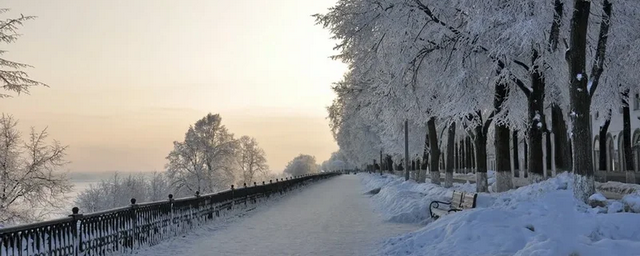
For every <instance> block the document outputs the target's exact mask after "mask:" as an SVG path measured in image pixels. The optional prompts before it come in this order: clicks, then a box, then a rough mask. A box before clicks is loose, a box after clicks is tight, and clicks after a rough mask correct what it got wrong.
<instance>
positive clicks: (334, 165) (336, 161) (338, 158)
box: [320, 151, 355, 171]
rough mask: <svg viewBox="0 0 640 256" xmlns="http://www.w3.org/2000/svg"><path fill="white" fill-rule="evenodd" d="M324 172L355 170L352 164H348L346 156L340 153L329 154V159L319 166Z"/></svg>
mask: <svg viewBox="0 0 640 256" xmlns="http://www.w3.org/2000/svg"><path fill="white" fill-rule="evenodd" d="M320 166H321V168H322V170H324V171H339V170H352V169H355V166H354V165H353V164H350V163H349V161H348V160H347V158H346V156H345V155H344V154H343V153H342V151H337V152H333V153H331V157H330V158H329V159H328V160H326V161H324V162H322V165H320Z"/></svg>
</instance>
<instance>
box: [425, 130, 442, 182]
mask: <svg viewBox="0 0 640 256" xmlns="http://www.w3.org/2000/svg"><path fill="white" fill-rule="evenodd" d="M427 129H428V130H429V146H430V147H429V149H430V152H431V154H430V159H431V162H430V163H429V164H430V169H431V170H430V171H431V183H433V184H436V185H440V149H439V148H438V132H437V131H436V119H435V117H432V118H430V119H429V122H427ZM421 179H422V180H421V182H425V180H426V175H423V176H422V177H421Z"/></svg>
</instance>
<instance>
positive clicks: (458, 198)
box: [451, 191, 464, 209]
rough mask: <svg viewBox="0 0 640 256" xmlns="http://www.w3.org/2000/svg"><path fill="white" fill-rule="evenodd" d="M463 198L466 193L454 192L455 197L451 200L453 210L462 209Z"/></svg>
mask: <svg viewBox="0 0 640 256" xmlns="http://www.w3.org/2000/svg"><path fill="white" fill-rule="evenodd" d="M463 197H464V192H461V191H453V197H452V198H451V208H455V209H460V207H461V205H462V199H463Z"/></svg>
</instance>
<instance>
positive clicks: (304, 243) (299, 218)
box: [138, 175, 418, 256]
mask: <svg viewBox="0 0 640 256" xmlns="http://www.w3.org/2000/svg"><path fill="white" fill-rule="evenodd" d="M363 193H364V191H363V188H362V186H361V185H360V180H359V178H358V177H356V176H355V175H342V176H338V177H335V178H331V179H329V180H326V181H321V182H319V183H317V184H312V185H309V186H308V187H306V188H303V189H302V190H300V191H297V192H293V194H291V195H288V196H286V197H284V198H282V199H280V200H278V201H276V202H274V203H272V204H269V205H268V206H264V207H259V208H258V209H257V210H256V211H252V212H251V213H250V214H249V215H246V216H245V217H243V218H239V219H236V220H235V221H232V222H230V223H226V224H222V225H217V226H216V225H215V224H214V225H213V226H210V227H204V228H201V229H200V230H197V231H195V232H192V233H190V234H187V235H186V236H184V237H180V238H174V239H171V240H169V241H166V242H163V243H161V244H159V245H156V246H154V247H151V248H148V249H145V250H143V251H141V252H139V253H138V255H149V256H151V255H154V256H162V255H171V256H178V255H194V256H199V255H345V256H347V255H374V254H375V251H376V248H378V244H379V243H380V242H382V240H384V239H385V238H388V237H391V236H394V235H397V234H401V233H406V232H409V231H413V230H415V229H417V228H418V227H416V226H414V225H406V224H396V223H388V222H383V220H382V219H381V217H379V216H378V215H376V214H375V213H373V211H372V208H371V206H370V199H369V198H368V196H366V195H364V194H363Z"/></svg>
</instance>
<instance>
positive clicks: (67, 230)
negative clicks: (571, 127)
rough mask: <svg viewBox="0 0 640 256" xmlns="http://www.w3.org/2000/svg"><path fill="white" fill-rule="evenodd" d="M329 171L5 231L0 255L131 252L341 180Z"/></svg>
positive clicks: (133, 204) (75, 211) (0, 238)
mask: <svg viewBox="0 0 640 256" xmlns="http://www.w3.org/2000/svg"><path fill="white" fill-rule="evenodd" d="M339 174H340V173H339V172H327V173H319V174H313V175H303V176H297V177H293V178H286V179H282V180H277V179H276V182H272V181H269V183H268V184H265V182H262V185H260V184H256V183H255V182H254V185H253V186H249V187H247V186H246V185H245V187H243V188H238V189H236V188H234V187H233V185H232V186H231V189H230V190H226V191H222V192H219V193H215V194H208V195H199V194H198V193H196V196H193V197H187V198H179V199H174V198H173V196H172V195H169V198H168V200H165V201H157V202H149V203H141V204H136V199H134V198H132V199H131V205H130V206H125V207H120V208H116V209H110V210H106V211H101V212H95V213H89V214H80V213H79V209H78V208H77V207H74V208H73V214H71V215H69V217H66V218H61V219H56V220H50V221H43V222H38V223H32V224H27V225H20V226H15V227H8V228H2V229H0V256H31V255H74V256H77V255H109V254H112V253H116V252H117V253H126V252H132V251H133V250H136V249H138V248H141V247H146V246H152V245H155V244H158V243H160V242H161V241H163V240H165V239H168V238H170V237H174V236H177V235H180V234H183V233H185V232H187V231H189V230H192V229H193V228H195V227H198V226H200V225H203V224H205V223H207V222H210V221H213V220H215V219H216V218H218V217H220V215H221V214H222V215H224V214H226V213H228V212H229V211H231V210H233V209H234V208H238V207H237V206H246V205H247V204H254V203H256V202H257V201H258V200H260V199H266V198H269V197H270V196H271V195H274V194H283V193H285V192H287V191H289V190H291V189H293V188H296V187H299V186H302V185H304V184H306V183H308V182H311V181H317V180H320V179H325V178H329V177H333V176H336V175H339Z"/></svg>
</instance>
